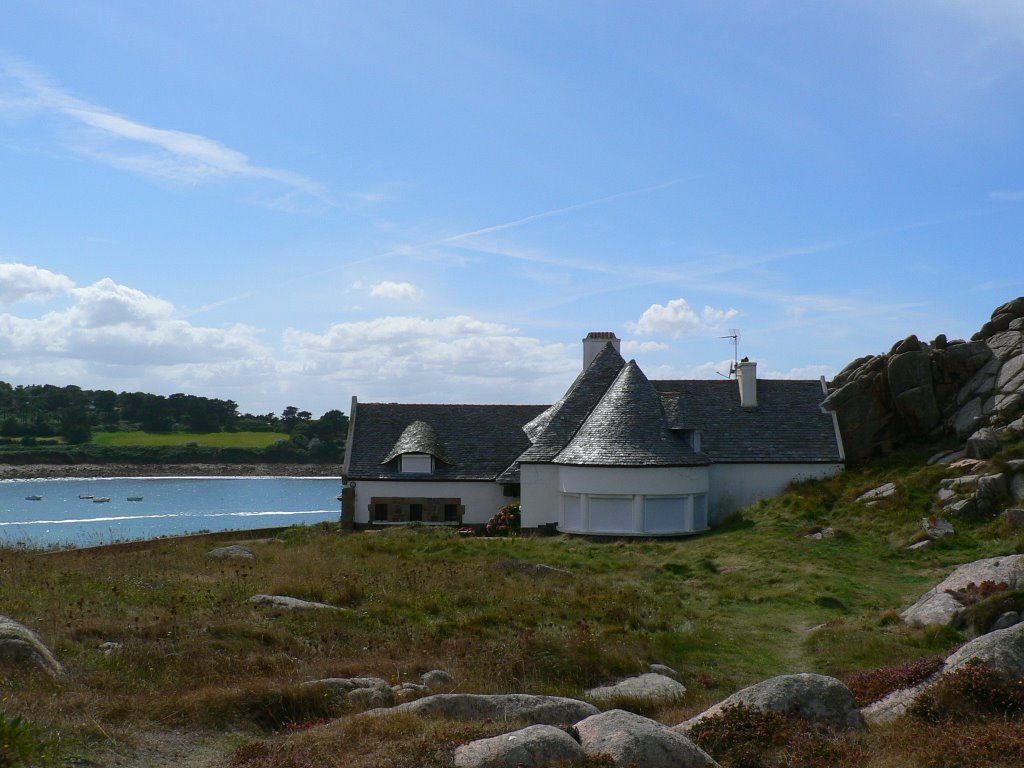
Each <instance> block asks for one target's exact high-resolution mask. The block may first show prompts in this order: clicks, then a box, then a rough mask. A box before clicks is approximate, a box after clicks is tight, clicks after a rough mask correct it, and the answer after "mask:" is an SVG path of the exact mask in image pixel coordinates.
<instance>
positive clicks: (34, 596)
mask: <svg viewBox="0 0 1024 768" xmlns="http://www.w3.org/2000/svg"><path fill="white" fill-rule="evenodd" d="M943 471H944V470H943V469H942V468H934V467H926V468H919V467H918V465H917V464H915V463H908V464H906V465H903V466H900V465H896V464H893V465H890V466H877V467H874V468H872V469H870V470H864V471H859V472H849V473H846V474H845V475H843V476H841V477H839V478H835V479H832V480H828V481H825V482H820V483H806V484H802V485H799V486H797V487H795V488H793V489H792V490H791V491H789V492H788V493H787V494H785V495H784V496H782V497H780V498H778V499H775V500H772V501H768V502H762V503H760V504H758V505H755V506H754V507H752V508H750V509H749V510H747V511H746V512H745V513H744V514H743V516H742V517H739V518H735V519H734V520H732V521H731V522H730V523H729V524H727V525H725V526H723V527H721V528H719V529H717V530H715V531H713V532H711V533H708V534H705V535H701V536H696V537H693V538H687V539H679V540H672V541H668V540H646V541H626V540H621V541H594V540H585V539H580V538H570V537H562V536H559V537H552V538H540V537H523V538H518V539H507V540H488V539H479V538H475V539H463V538H459V537H458V536H456V535H455V534H454V532H452V531H450V530H439V529H428V528H425V527H409V528H400V529H389V530H387V531H383V532H373V533H360V534H355V535H351V536H340V535H338V534H336V533H335V532H334V531H333V530H331V529H329V528H327V527H320V528H314V529H306V530H295V531H290V532H289V533H288V534H286V535H285V536H283V537H281V538H278V539H274V540H266V541H260V542H255V543H253V544H251V546H252V547H253V549H254V550H255V552H256V554H257V559H256V560H255V561H254V562H247V561H231V562H224V561H213V560H210V559H208V558H207V557H206V556H205V555H206V552H207V551H208V550H209V549H210V548H211V546H212V545H210V544H209V543H204V542H202V541H189V540H184V541H154V542H151V543H149V544H147V545H145V546H143V547H141V548H139V547H136V548H128V549H118V548H116V547H115V548H100V549H96V550H80V551H69V552H58V553H52V554H34V553H28V552H22V551H11V550H7V551H4V550H0V606H2V612H3V613H4V614H5V615H8V616H10V617H12V618H14V619H16V620H18V621H21V622H23V623H24V624H26V625H28V626H30V627H31V628H32V629H34V630H35V631H37V632H38V633H39V634H40V635H41V636H42V638H43V639H44V640H45V641H46V642H47V643H48V645H49V646H50V647H51V648H52V649H53V650H54V652H55V654H56V655H57V657H58V658H59V659H60V660H61V661H62V662H63V663H64V665H65V666H66V668H67V674H66V676H65V677H64V678H62V679H60V680H57V681H51V680H49V679H45V678H43V677H41V676H39V675H37V674H26V673H7V674H4V675H3V676H2V677H0V702H2V703H0V715H2V714H3V711H6V712H7V713H9V714H10V715H22V716H24V717H26V718H27V719H28V720H29V721H30V722H31V723H33V724H34V727H35V728H36V730H37V732H38V733H39V734H47V735H49V738H50V739H51V743H50V749H51V751H53V752H55V753H57V754H60V755H63V756H65V757H67V756H74V755H79V754H80V755H97V754H105V753H104V750H110V749H113V748H114V747H118V748H122V749H129V748H131V745H133V744H134V745H136V746H139V745H142V746H139V748H143V747H144V746H145V745H146V744H147V743H148V742H147V739H149V738H151V737H150V736H149V734H154V733H164V734H166V733H167V732H175V733H182V732H183V733H186V734H189V739H191V740H192V741H194V742H195V743H197V744H198V743H202V744H205V745H207V746H209V745H210V744H214V745H215V746H216V748H217V749H219V750H220V751H221V752H222V753H224V754H225V755H227V754H228V753H230V752H231V751H232V750H235V749H237V751H236V752H235V753H234V757H233V758H231V759H230V760H229V759H228V757H227V756H225V758H224V761H223V762H222V763H215V764H218V765H220V764H222V765H234V766H240V767H241V768H259V767H261V766H270V765H277V766H288V767H289V768H299V766H307V765H309V766H312V765H317V766H353V767H354V768H360V767H365V768H370V767H371V766H380V765H391V766H445V765H451V762H450V761H451V754H452V750H453V749H454V746H455V743H456V741H457V740H459V739H462V740H466V739H472V738H478V737H481V736H485V735H493V734H496V733H501V732H505V731H507V730H510V729H511V726H509V724H505V723H470V724H466V723H461V724H455V723H444V722H442V723H438V722H436V721H433V722H431V721H428V722H423V721H419V720H417V719H415V718H404V717H398V718H389V719H388V720H387V722H386V723H385V722H384V721H372V720H371V721H367V720H366V719H365V718H350V719H347V720H344V721H340V722H339V723H337V724H335V725H332V726H324V727H319V726H318V725H317V723H319V722H321V719H325V718H333V717H336V716H338V715H341V714H344V712H343V711H341V710H338V709H337V708H336V705H333V704H331V702H330V701H329V700H327V699H325V698H324V697H323V696H319V695H314V694H313V693H311V691H310V689H308V688H307V689H300V688H299V687H298V685H299V684H300V683H302V682H303V681H307V680H312V679H317V678H324V677H352V676H361V675H374V676H379V677H383V678H386V679H388V680H390V681H392V682H393V683H394V682H399V681H416V680H417V679H418V676H419V675H420V674H421V673H422V672H424V671H426V670H428V669H433V668H438V667H440V668H445V669H448V670H451V672H452V673H453V675H454V676H455V679H456V681H457V688H458V690H459V691H464V692H472V691H479V692H530V693H552V694H563V695H571V696H580V695H582V691H583V690H584V689H585V688H587V687H590V686H593V685H596V684H600V683H605V682H608V681H611V680H614V679H615V678H617V677H619V676H622V675H627V674H634V673H638V672H641V671H646V668H647V665H649V664H650V663H652V662H660V663H664V664H668V665H670V666H672V667H675V668H676V669H678V670H679V671H680V672H681V674H682V676H683V680H684V683H685V684H686V686H687V688H688V689H689V690H688V693H687V697H686V699H685V700H684V702H683V704H682V705H681V706H674V707H671V708H668V709H663V710H654V711H646V714H649V715H651V716H654V717H656V718H657V719H660V720H662V721H663V722H667V723H670V724H675V723H678V722H680V721H682V720H683V719H685V718H686V717H688V716H690V715H691V714H694V713H696V712H698V711H700V710H702V709H703V708H705V707H706V706H707V705H709V704H711V703H713V702H716V701H718V700H720V699H722V698H724V697H725V696H726V695H728V694H729V693H732V692H733V691H735V690H736V689H738V688H739V687H741V686H744V685H748V684H750V683H753V682H756V681H759V680H762V679H764V678H766V677H768V676H771V675H775V674H780V673H785V672H799V671H815V672H822V673H825V674H831V675H836V676H840V677H841V676H844V675H847V674H849V673H851V672H854V671H857V670H864V669H870V668H874V667H880V666H889V665H893V664H897V663H900V662H903V661H909V660H912V659H917V658H920V657H925V656H931V655H934V654H937V653H947V652H948V651H949V650H950V649H951V648H952V647H954V646H955V645H957V644H959V643H961V642H963V641H964V639H966V637H965V636H964V635H962V634H960V633H959V632H957V631H954V630H951V629H943V630H939V631H936V630H926V629H919V628H910V627H906V626H903V625H902V624H900V623H898V622H895V623H894V622H893V621H892V612H893V611H894V610H897V609H900V608H902V607H904V606H906V605H908V604H909V603H910V602H912V601H913V600H914V599H916V598H917V597H918V596H919V595H920V594H922V593H923V592H924V591H926V590H927V589H928V588H929V587H930V586H931V585H933V584H934V583H935V582H936V581H937V580H938V579H939V578H940V577H941V576H942V575H944V574H945V573H947V572H948V571H949V570H950V569H951V568H952V567H953V566H954V565H957V564H960V563H963V562H967V561H970V560H973V559H976V558H979V557H985V556H993V555H997V554H1005V553H1008V552H1013V551H1015V550H1018V549H1020V548H1022V545H1024V542H1022V541H1021V539H1020V535H1019V534H1018V533H1015V532H1012V531H1008V530H1005V529H1003V528H1002V527H1001V526H1000V524H999V523H998V522H996V521H993V522H988V523H978V524H975V525H973V526H972V525H970V524H966V523H965V524H961V525H958V534H957V536H955V537H953V538H952V539H951V540H949V539H945V540H943V541H942V542H940V543H938V544H937V545H936V546H934V547H933V548H932V549H930V550H924V551H917V552H908V551H907V550H906V546H907V545H908V544H909V543H910V542H911V541H913V540H914V539H915V537H916V535H917V532H918V530H919V528H920V522H919V521H920V518H921V517H922V516H924V515H926V514H928V512H929V510H930V505H931V500H932V498H933V497H934V491H935V488H936V487H937V484H938V481H939V479H940V477H941V476H942V474H943ZM890 478H896V479H898V482H899V485H900V491H899V493H898V494H897V495H896V496H895V497H893V498H892V499H888V500H886V501H884V502H882V503H881V504H879V505H877V506H875V507H872V508H868V507H864V506H862V505H859V504H856V503H855V502H854V501H853V499H854V498H855V497H856V496H857V495H858V494H859V493H861V492H863V491H864V490H866V489H868V488H871V487H874V486H875V485H877V484H878V483H879V482H880V481H881V480H883V479H890ZM814 525H829V526H833V527H834V528H836V530H837V531H838V535H837V536H836V537H835V538H834V539H826V540H821V541H814V540H809V539H806V538H804V534H805V533H806V532H807V530H808V528H809V527H810V526H814ZM523 563H545V564H548V565H552V566H557V567H558V568H562V569H566V570H568V571H570V572H571V575H563V574H558V573H536V572H531V571H529V570H527V569H523V568H521V567H518V566H519V565H520V564H523ZM257 593H272V594H284V595H291V596H294V597H300V598H305V599H311V600H317V601H324V602H328V603H331V604H333V605H336V606H339V607H342V608H344V609H346V610H344V611H342V612H337V613H324V612H316V613H313V614H284V613H272V612H271V613H268V612H265V611H260V610H257V609H255V608H253V607H252V606H250V605H249V604H248V603H247V602H246V599H247V598H248V597H249V596H251V595H253V594H257ZM822 625H823V626H822ZM107 641H113V642H117V643H120V644H121V648H120V650H119V651H118V652H115V653H113V654H110V655H104V653H102V652H101V650H100V644H101V643H104V642H107ZM5 672H6V670H5ZM295 722H298V723H304V724H305V726H303V727H302V728H298V729H296V728H294V727H286V726H287V725H288V724H289V723H295ZM309 726H312V727H309ZM901 733H902V732H900V731H898V730H896V731H894V730H892V729H888V730H885V729H883V730H881V731H878V732H874V731H873V732H872V733H871V734H869V735H868V736H867V737H864V739H866V741H865V747H864V748H865V749H866V750H868V752H870V753H871V754H875V753H877V754H878V761H876V762H867V763H863V764H864V765H869V766H879V767H880V766H883V765H884V766H892V765H909V766H914V765H926V764H927V765H932V764H935V763H929V762H927V758H926V757H921V758H920V760H919V759H918V756H917V752H915V751H914V750H918V749H920V748H922V746H921V745H922V744H924V743H925V741H926V740H922V739H913V738H904V736H903V735H901ZM40 738H43V736H40ZM125 745H127V746H125ZM211 748H212V747H211ZM894 754H895V757H894ZM885 760H888V761H889V762H885ZM894 760H895V761H894ZM100 764H106V763H104V762H103V760H100ZM794 764H795V763H794ZM992 764H993V765H995V764H1000V763H992ZM126 765H127V763H126Z"/></svg>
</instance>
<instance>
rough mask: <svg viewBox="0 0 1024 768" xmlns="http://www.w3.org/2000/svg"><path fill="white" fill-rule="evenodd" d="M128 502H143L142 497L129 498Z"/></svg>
mask: <svg viewBox="0 0 1024 768" xmlns="http://www.w3.org/2000/svg"><path fill="white" fill-rule="evenodd" d="M128 501H142V497H141V496H129V497H128Z"/></svg>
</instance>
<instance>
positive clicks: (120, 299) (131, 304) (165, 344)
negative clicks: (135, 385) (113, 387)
mask: <svg viewBox="0 0 1024 768" xmlns="http://www.w3.org/2000/svg"><path fill="white" fill-rule="evenodd" d="M69 282H70V281H69ZM68 294H69V295H70V296H71V298H72V300H73V303H72V304H71V306H70V307H68V308H67V309H63V310H60V311H54V312H47V313H46V314H44V315H43V316H42V317H38V318H31V317H20V316H17V315H13V314H0V353H3V354H4V355H10V356H19V357H21V358H22V359H24V360H26V361H36V360H43V359H51V360H53V359H77V360H86V361H89V362H92V363H102V364H106V365H115V366H173V365H181V364H187V363H211V364H212V363H223V362H226V361H232V360H247V359H254V358H260V357H262V356H264V355H265V354H266V351H265V350H264V349H263V348H262V346H261V345H260V344H259V343H258V342H257V340H256V333H257V331H256V329H254V328H251V327H249V326H244V325H235V326H232V327H230V328H207V327H202V326H197V325H192V324H191V323H189V322H187V321H185V320H182V319H179V318H177V317H175V310H174V306H173V305H172V304H171V303H170V302H167V301H165V300H163V299H160V298H158V297H155V296H150V295H149V294H146V293H144V292H143V291H139V290H137V289H135V288H129V287H128V286H124V285H119V284H118V283H115V282H114V281H113V280H111V279H109V278H105V279H103V280H100V281H99V282H97V283H94V284H93V285H90V286H88V287H85V288H71V289H70V290H69V291H68Z"/></svg>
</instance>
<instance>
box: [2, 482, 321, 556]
mask: <svg viewBox="0 0 1024 768" xmlns="http://www.w3.org/2000/svg"><path fill="white" fill-rule="evenodd" d="M340 490H341V478H340V477H112V478H61V479H46V480H2V481H0V545H6V546H30V547H39V548H44V547H54V546H79V547H83V546H95V545H98V544H109V543H112V542H116V541H128V540H132V539H152V538H156V537H158V536H173V535H180V534H185V533H198V532H200V531H225V530H232V529H246V528H270V527H274V526H279V525H297V524H302V523H306V524H309V523H318V522H322V521H332V520H338V519H339V516H340V511H339V510H340V506H339V502H338V500H337V498H336V497H337V496H338V493H339V492H340ZM28 496H42V499H39V500H29V499H27V498H26V497H28ZM80 496H92V497H107V498H109V499H110V501H109V502H103V503H97V502H95V501H94V500H93V499H91V498H88V499H83V498H79V497H80ZM128 497H141V500H139V501H129V500H128Z"/></svg>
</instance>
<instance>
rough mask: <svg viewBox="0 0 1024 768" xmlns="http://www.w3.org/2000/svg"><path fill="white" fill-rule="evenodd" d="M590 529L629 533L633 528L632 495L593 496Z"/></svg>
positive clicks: (591, 498) (591, 499)
mask: <svg viewBox="0 0 1024 768" xmlns="http://www.w3.org/2000/svg"><path fill="white" fill-rule="evenodd" d="M590 530H592V531H607V532H610V533H618V532H623V533H628V532H630V531H632V530H633V497H632V496H591V497H590Z"/></svg>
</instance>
